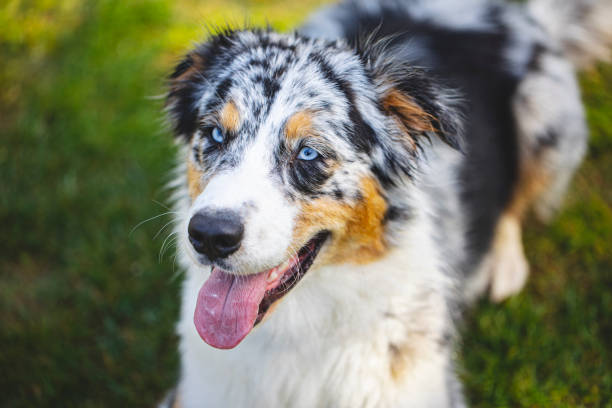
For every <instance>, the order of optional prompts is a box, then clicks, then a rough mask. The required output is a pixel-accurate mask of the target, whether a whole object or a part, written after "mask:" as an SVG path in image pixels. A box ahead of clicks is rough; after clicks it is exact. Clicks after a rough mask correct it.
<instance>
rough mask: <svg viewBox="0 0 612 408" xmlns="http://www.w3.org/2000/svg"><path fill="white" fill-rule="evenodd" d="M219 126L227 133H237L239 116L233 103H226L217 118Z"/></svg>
mask: <svg viewBox="0 0 612 408" xmlns="http://www.w3.org/2000/svg"><path fill="white" fill-rule="evenodd" d="M219 118H220V122H221V125H222V126H223V128H224V129H225V130H226V131H228V132H237V131H238V128H239V127H240V114H239V113H238V108H237V107H236V105H235V104H234V102H228V103H226V104H225V106H224V107H223V109H222V110H221V114H220V116H219Z"/></svg>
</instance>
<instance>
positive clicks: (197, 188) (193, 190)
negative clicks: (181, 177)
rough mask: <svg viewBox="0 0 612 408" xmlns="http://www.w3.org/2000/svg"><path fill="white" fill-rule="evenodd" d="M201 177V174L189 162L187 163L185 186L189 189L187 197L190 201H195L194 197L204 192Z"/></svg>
mask: <svg viewBox="0 0 612 408" xmlns="http://www.w3.org/2000/svg"><path fill="white" fill-rule="evenodd" d="M202 176H203V173H202V172H201V171H200V170H198V169H197V168H196V167H195V166H194V165H193V164H192V163H191V162H189V163H187V186H188V189H189V196H190V197H191V199H192V200H195V199H196V197H197V196H199V195H200V193H202V191H204V184H203V182H202Z"/></svg>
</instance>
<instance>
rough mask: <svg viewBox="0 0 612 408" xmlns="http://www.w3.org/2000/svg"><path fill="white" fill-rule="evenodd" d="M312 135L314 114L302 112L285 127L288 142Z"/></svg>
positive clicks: (294, 116) (293, 117)
mask: <svg viewBox="0 0 612 408" xmlns="http://www.w3.org/2000/svg"><path fill="white" fill-rule="evenodd" d="M311 133H312V113H311V112H308V111H302V112H298V113H296V114H294V115H293V116H291V117H290V118H289V120H288V121H287V124H286V125H285V137H286V138H287V140H288V141H294V140H297V139H300V138H302V137H304V136H306V135H309V134H311Z"/></svg>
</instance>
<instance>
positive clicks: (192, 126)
mask: <svg viewBox="0 0 612 408" xmlns="http://www.w3.org/2000/svg"><path fill="white" fill-rule="evenodd" d="M204 70H205V61H204V57H203V55H202V53H201V52H200V51H199V50H195V51H193V52H191V53H189V54H188V55H187V56H186V57H185V58H184V59H183V60H182V61H181V62H180V63H179V64H178V65H177V66H176V68H175V69H174V72H173V73H172V75H170V78H169V79H170V89H169V91H168V94H167V96H166V109H167V110H168V113H169V117H170V121H171V123H172V127H173V130H174V134H175V136H176V137H180V138H183V139H185V140H189V139H190V137H191V135H192V134H193V133H194V132H195V130H196V129H197V126H198V124H197V117H198V114H197V106H196V104H197V100H198V97H199V95H200V94H201V89H202V84H203V82H204Z"/></svg>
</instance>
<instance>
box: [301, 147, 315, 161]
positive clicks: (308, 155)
mask: <svg viewBox="0 0 612 408" xmlns="http://www.w3.org/2000/svg"><path fill="white" fill-rule="evenodd" d="M317 157H319V152H317V151H316V150H315V149H313V148H312V147H304V148H302V150H300V153H299V154H298V159H300V160H308V161H310V160H314V159H316V158H317Z"/></svg>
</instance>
